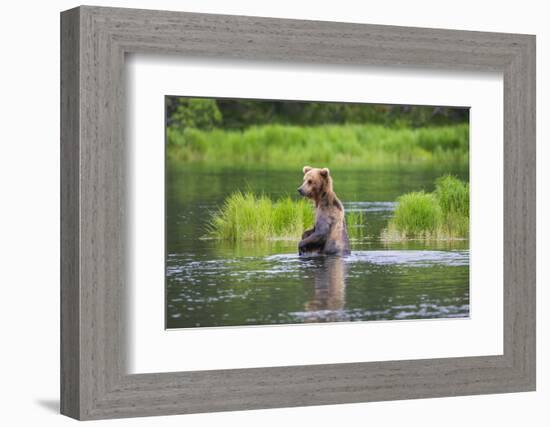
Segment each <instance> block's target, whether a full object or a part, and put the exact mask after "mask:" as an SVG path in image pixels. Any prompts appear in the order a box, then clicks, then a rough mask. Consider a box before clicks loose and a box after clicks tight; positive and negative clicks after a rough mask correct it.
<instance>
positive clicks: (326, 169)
mask: <svg viewBox="0 0 550 427" xmlns="http://www.w3.org/2000/svg"><path fill="white" fill-rule="evenodd" d="M329 174H330V171H329V170H328V168H323V169H321V176H322V177H324V178H326V177H327V176H329Z"/></svg>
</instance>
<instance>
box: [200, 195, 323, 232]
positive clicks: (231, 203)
mask: <svg viewBox="0 0 550 427" xmlns="http://www.w3.org/2000/svg"><path fill="white" fill-rule="evenodd" d="M313 221H314V215H313V211H312V209H311V206H310V204H309V203H308V202H307V201H306V200H292V199H291V198H290V197H285V198H282V199H279V200H277V201H272V200H271V199H270V198H269V197H266V196H262V195H260V196H257V195H255V194H253V193H250V192H246V193H243V192H240V191H237V192H235V193H232V194H231V195H229V196H228V197H227V199H225V202H224V203H223V205H222V206H221V208H220V209H219V210H218V211H217V212H214V213H213V214H212V217H211V218H210V222H209V223H208V226H207V228H208V235H209V236H210V237H214V238H217V239H224V240H231V241H239V240H266V239H276V238H278V239H299V238H300V237H301V235H302V232H303V231H304V230H305V229H306V228H311V227H312V226H313Z"/></svg>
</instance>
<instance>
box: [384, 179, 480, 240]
mask: <svg viewBox="0 0 550 427" xmlns="http://www.w3.org/2000/svg"><path fill="white" fill-rule="evenodd" d="M469 194H470V191H469V185H468V184H467V183H465V182H462V181H460V180H459V179H457V178H455V177H453V176H450V175H447V176H444V177H441V178H439V179H438V180H437V181H436V184H435V191H434V192H433V193H425V192H423V191H420V192H413V193H407V194H404V195H402V196H400V197H399V198H398V199H397V208H396V209H395V212H394V214H393V217H392V218H391V220H390V222H389V223H388V227H387V228H386V229H385V230H384V231H383V232H382V240H386V241H391V240H407V239H436V240H448V239H463V238H467V237H468V233H469V215H470V207H469V206H470V195H469Z"/></svg>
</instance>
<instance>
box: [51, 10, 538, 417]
mask: <svg viewBox="0 0 550 427" xmlns="http://www.w3.org/2000/svg"><path fill="white" fill-rule="evenodd" d="M127 53H151V54H174V55H187V56H192V57H210V58H237V59H239V58H242V59H247V60H254V59H260V60H273V61H292V62H294V63H317V64H339V65H345V66H361V65H385V66H392V67H404V66H406V67H427V68H437V69H448V70H489V71H498V72H502V73H503V78H504V129H503V131H504V133H503V135H504V230H503V233H504V267H503V268H504V307H503V316H504V319H503V321H504V336H503V343H504V353H503V354H502V355H497V356H482V357H458V358H442V359H426V360H406V361H384V362H368V363H341V364H329V365H308V366H287V367H267V368H254V369H232V370H214V371H192V372H173V373H153V374H128V373H127V371H126V369H125V367H126V354H125V351H126V328H127V325H126V324H125V319H126V317H125V316H126V314H125V311H126V304H125V298H126V297H125V296H126V293H125V292H126V278H127V270H128V264H127V260H126V251H127V243H126V242H127V239H126V237H127V227H126V222H125V218H126V215H125V214H126V209H127V207H126V203H125V200H126V198H125V197H126V188H127V186H126V179H127V175H126V169H127V164H126V146H125V138H124V135H125V129H124V121H125V112H124V102H125V101H124V100H125V93H124V91H125V85H124V58H125V54H127ZM159 280H162V278H161V279H159ZM530 390H535V36H533V35H522V34H502V33H486V32H472V31H453V30H442V29H426V28H408V27H394V26H380V25H364V24H349V23H336V22H315V21H302V20H287V19H269V18H257V17H244V16H224V15H211V14H197V13H182V12H166V11H151V10H133V9H117V8H104V7H89V6H82V7H78V8H75V9H71V10H68V11H65V12H62V13H61V413H63V414H65V415H68V416H70V417H73V418H77V419H81V420H87V419H101V418H117V417H137V416H149V415H167V414H184V413H196V412H213V411H230V410H245V409H259V408H275V407H292V406H304V405H326V404H338V403H350V402H366V401H381V400H391V399H412V398H426V397H438V396H459V395H471V394H482V393H505V392H520V391H530ZM434 404H435V403H434Z"/></svg>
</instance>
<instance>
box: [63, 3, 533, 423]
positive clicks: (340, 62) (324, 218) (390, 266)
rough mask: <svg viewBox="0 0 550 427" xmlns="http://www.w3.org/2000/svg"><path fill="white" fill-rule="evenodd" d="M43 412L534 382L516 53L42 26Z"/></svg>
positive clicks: (218, 25)
mask: <svg viewBox="0 0 550 427" xmlns="http://www.w3.org/2000/svg"><path fill="white" fill-rule="evenodd" d="M61 41H62V45H61V50H62V52H61V54H62V63H61V83H62V85H61V86H62V96H61V120H62V129H61V130H62V132H61V134H62V135H61V136H62V137H61V163H62V177H61V178H62V217H61V229H62V265H61V268H62V275H61V276H62V283H61V410H62V413H63V414H65V415H68V416H71V417H73V418H77V419H100V418H115V417H131V416H149V415H166V414H183V413H196V412H212V411H226V410H242V409H257V408H273V407H284V406H303V405H320V404H334V403H348V402H365V401H380V400H391V399H409V398H422V397H436V396H458V395H466V394H481V393H502V392H515V391H529V390H534V389H535V169H534V167H535V119H534V117H535V115H534V112H535V38H534V36H530V35H519V34H496V33H483V32H467V31H453V30H436V29H422V28H405V27H391V26H373V25H363V24H362V25H359V24H347V23H334V22H314V21H296V20H281V19H270V18H256V17H242V16H222V15H209V14H195V13H182V12H164V11H145V10H133V9H113V8H103V7H88V6H83V7H79V8H76V9H71V10H69V11H66V12H63V13H62V15H61Z"/></svg>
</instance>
